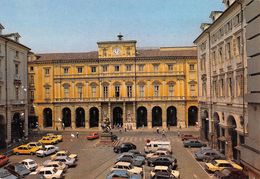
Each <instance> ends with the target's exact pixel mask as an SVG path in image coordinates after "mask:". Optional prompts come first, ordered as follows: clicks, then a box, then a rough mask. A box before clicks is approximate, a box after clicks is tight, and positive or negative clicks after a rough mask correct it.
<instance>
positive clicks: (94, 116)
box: [89, 107, 99, 128]
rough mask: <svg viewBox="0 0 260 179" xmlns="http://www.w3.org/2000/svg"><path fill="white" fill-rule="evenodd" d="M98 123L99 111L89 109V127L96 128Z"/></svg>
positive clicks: (94, 108) (93, 108)
mask: <svg viewBox="0 0 260 179" xmlns="http://www.w3.org/2000/svg"><path fill="white" fill-rule="evenodd" d="M98 123H99V110H98V108H96V107H92V108H90V109H89V127H90V128H91V127H98Z"/></svg>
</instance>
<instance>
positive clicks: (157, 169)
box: [151, 166, 180, 178]
mask: <svg viewBox="0 0 260 179" xmlns="http://www.w3.org/2000/svg"><path fill="white" fill-rule="evenodd" d="M162 171H166V172H168V173H170V174H171V175H173V176H174V177H175V178H180V172H179V171H177V170H172V169H170V168H169V167H167V166H155V167H154V169H153V170H152V171H151V178H153V177H154V175H155V174H156V173H157V172H162Z"/></svg>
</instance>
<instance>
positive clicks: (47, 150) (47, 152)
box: [36, 145, 59, 157]
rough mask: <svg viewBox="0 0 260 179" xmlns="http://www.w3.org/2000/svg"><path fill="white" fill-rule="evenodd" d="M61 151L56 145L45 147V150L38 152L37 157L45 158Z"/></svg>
mask: <svg viewBox="0 0 260 179" xmlns="http://www.w3.org/2000/svg"><path fill="white" fill-rule="evenodd" d="M58 150H59V147H56V146H54V145H45V147H44V149H41V150H38V151H37V152H36V155H37V157H45V156H47V155H50V154H53V153H56V152H57V151H58Z"/></svg>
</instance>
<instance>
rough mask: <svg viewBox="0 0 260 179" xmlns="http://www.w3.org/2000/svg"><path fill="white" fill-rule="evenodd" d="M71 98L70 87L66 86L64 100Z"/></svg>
mask: <svg viewBox="0 0 260 179" xmlns="http://www.w3.org/2000/svg"><path fill="white" fill-rule="evenodd" d="M68 97H69V86H64V98H68Z"/></svg>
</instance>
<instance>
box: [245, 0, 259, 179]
mask: <svg viewBox="0 0 260 179" xmlns="http://www.w3.org/2000/svg"><path fill="white" fill-rule="evenodd" d="M259 9H260V1H259V0H247V1H245V21H246V22H247V26H246V47H247V56H248V59H247V62H248V71H247V74H248V85H247V89H248V93H247V95H246V101H247V102H248V136H247V137H246V140H245V144H244V145H243V146H242V150H241V162H242V163H243V165H244V166H245V168H246V169H247V171H248V175H249V178H250V179H251V178H252V179H257V178H260V162H259V161H260V134H259V130H260V119H259V117H258V116H259V115H260V92H259V89H260V84H259V81H258V80H260V76H259V74H260V63H259V61H260V11H259Z"/></svg>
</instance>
